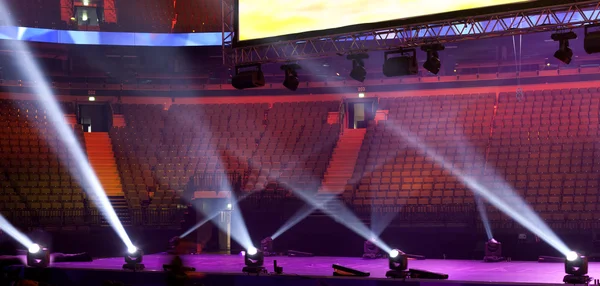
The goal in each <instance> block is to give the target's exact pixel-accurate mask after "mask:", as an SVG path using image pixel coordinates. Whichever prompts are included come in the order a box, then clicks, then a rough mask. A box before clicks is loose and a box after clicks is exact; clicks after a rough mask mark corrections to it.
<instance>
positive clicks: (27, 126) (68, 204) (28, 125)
mask: <svg viewBox="0 0 600 286" xmlns="http://www.w3.org/2000/svg"><path fill="white" fill-rule="evenodd" d="M75 129H76V134H77V136H78V138H79V140H83V133H82V130H81V128H75ZM0 148H1V149H2V152H1V153H0V156H1V159H0V161H2V162H3V164H1V165H0V171H1V173H0V182H2V183H1V185H0V210H3V212H2V213H11V214H18V215H19V216H20V217H22V218H20V219H22V220H27V219H39V222H40V223H44V224H51V225H52V224H55V225H60V224H61V223H65V224H66V221H69V225H71V226H73V225H77V224H80V223H83V219H82V216H81V210H82V209H83V208H84V198H85V196H84V194H83V192H82V189H81V188H80V186H79V184H78V181H77V179H76V178H75V177H73V175H72V174H73V173H72V171H75V172H77V171H76V170H73V169H70V168H69V166H71V165H72V164H73V162H72V160H73V159H72V158H71V157H70V156H69V155H68V153H67V151H66V147H65V145H64V144H63V143H62V141H61V140H60V139H59V138H58V136H57V135H56V132H55V131H54V130H53V128H52V127H51V125H50V122H49V121H48V119H47V114H46V111H45V110H44V109H43V108H42V107H41V106H40V105H39V104H38V103H37V102H34V101H7V100H0ZM75 174H77V173H75ZM4 211H6V212H4ZM15 211H18V212H15ZM77 212H79V213H78V215H75V213H77ZM67 216H70V217H67Z"/></svg>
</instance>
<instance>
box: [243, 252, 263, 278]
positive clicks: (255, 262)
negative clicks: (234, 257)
mask: <svg viewBox="0 0 600 286" xmlns="http://www.w3.org/2000/svg"><path fill="white" fill-rule="evenodd" d="M264 263H265V256H264V254H263V252H262V251H260V250H258V249H256V247H250V248H248V249H247V250H246V253H245V254H244V264H245V265H246V266H245V267H244V268H243V269H242V272H245V273H248V274H265V273H267V269H266V268H265V267H264V266H263V264H264Z"/></svg>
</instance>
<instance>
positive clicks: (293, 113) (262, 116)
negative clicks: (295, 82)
mask: <svg viewBox="0 0 600 286" xmlns="http://www.w3.org/2000/svg"><path fill="white" fill-rule="evenodd" d="M338 106H339V102H300V103H298V102H295V103H275V104H274V105H273V107H272V108H270V109H269V106H268V105H267V104H266V103H263V104H260V103H256V104H231V105H225V104H206V105H172V106H171V107H170V108H169V110H168V111H165V110H163V108H162V106H160V105H123V106H122V110H123V114H124V117H125V120H126V122H127V127H122V128H115V129H113V131H111V137H112V138H113V142H114V144H113V146H114V148H115V154H116V156H117V157H118V158H117V162H118V166H119V169H120V172H121V175H122V179H123V185H124V186H125V189H126V195H127V197H128V200H129V203H130V206H132V207H134V208H139V207H141V206H142V205H145V204H149V206H155V207H158V208H168V207H173V204H174V203H176V200H177V199H178V198H179V197H181V195H182V193H183V192H184V191H185V190H187V188H188V187H190V183H191V182H192V178H193V176H194V175H196V174H202V175H203V176H205V175H210V174H214V175H215V176H217V175H219V174H224V173H228V172H236V173H238V174H247V180H246V184H245V186H244V187H245V188H244V189H246V190H247V191H252V190H262V189H267V190H275V189H277V188H279V183H283V184H284V185H286V186H287V187H288V188H290V187H302V188H306V189H310V190H313V191H315V190H316V189H317V187H318V185H319V184H320V182H321V179H322V177H323V174H324V172H325V169H326V168H327V164H328V162H329V158H330V156H331V152H332V150H333V147H334V146H335V142H336V141H337V136H338V133H339V125H337V124H336V125H329V124H327V123H326V120H327V114H328V112H329V111H332V110H335V109H336V108H338ZM282 117H286V118H288V119H287V120H280V118H282ZM268 186H270V187H269V188H268ZM197 190H199V191H202V190H201V189H197Z"/></svg>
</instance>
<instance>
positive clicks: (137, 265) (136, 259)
mask: <svg viewBox="0 0 600 286" xmlns="http://www.w3.org/2000/svg"><path fill="white" fill-rule="evenodd" d="M143 257H144V252H143V251H142V250H141V249H139V248H137V247H135V246H133V247H130V248H128V249H127V253H126V254H125V264H123V269H129V270H133V271H139V270H144V268H146V267H145V266H144V264H142V261H143Z"/></svg>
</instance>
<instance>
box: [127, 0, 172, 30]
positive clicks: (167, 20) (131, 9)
mask: <svg viewBox="0 0 600 286" xmlns="http://www.w3.org/2000/svg"><path fill="white" fill-rule="evenodd" d="M116 8H117V19H118V20H117V21H118V26H119V28H118V30H120V31H131V32H154V33H169V32H171V25H172V20H173V16H174V7H173V1H172V0H159V1H148V0H117V1H116Z"/></svg>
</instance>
